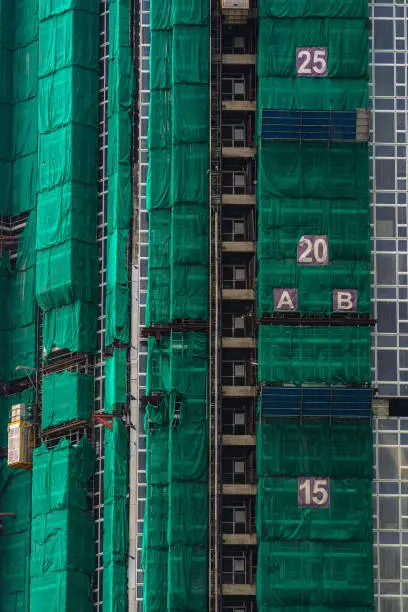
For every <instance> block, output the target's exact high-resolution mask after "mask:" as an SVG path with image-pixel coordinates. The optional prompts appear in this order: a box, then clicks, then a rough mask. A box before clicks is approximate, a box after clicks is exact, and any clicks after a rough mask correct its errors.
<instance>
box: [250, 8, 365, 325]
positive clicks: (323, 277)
mask: <svg viewBox="0 0 408 612" xmlns="http://www.w3.org/2000/svg"><path fill="white" fill-rule="evenodd" d="M259 10H260V17H261V19H260V27H259V45H258V47H259V54H258V76H259V90H258V118H259V127H258V135H259V137H260V135H261V132H260V128H261V117H262V110H263V109H298V110H300V109H310V110H355V109H356V108H366V107H368V31H369V30H368V18H367V3H366V2H356V3H353V4H352V5H351V3H350V2H347V1H345V2H340V3H336V4H334V3H332V2H329V3H322V2H318V1H316V2H312V3H310V4H309V3H305V2H303V0H299V1H297V2H294V3H289V2H282V3H279V4H278V3H276V1H273V0H264V1H263V2H262V4H261V6H260V9H259ZM297 47H326V48H327V53H328V76H327V77H324V78H300V77H296V48H297ZM259 144H260V152H259V163H258V188H257V201H258V210H259V221H258V236H259V247H258V281H257V290H258V312H259V313H260V314H267V313H268V312H271V311H272V310H273V299H272V294H273V288H274V287H297V288H298V289H299V303H298V310H299V311H300V312H304V313H312V312H320V313H331V312H332V310H333V302H332V292H333V289H356V290H357V292H358V301H357V310H358V312H361V313H367V312H369V310H370V304H369V299H370V244H369V222H370V221H369V184H368V179H369V169H368V145H367V143H330V145H329V146H328V143H310V142H309V143H307V142H306V143H305V142H302V143H301V145H300V144H299V142H277V141H274V142H268V141H264V140H259ZM309 211H310V214H309ZM346 211H347V212H346ZM346 219H347V220H350V223H348V222H347V220H346ZM304 235H317V236H319V235H320V236H323V235H327V236H328V242H329V258H330V260H329V264H328V265H327V266H324V267H323V266H320V267H319V266H312V267H309V268H308V269H307V270H306V269H305V266H299V265H298V264H297V262H296V247H297V244H298V242H299V240H300V238H301V237H302V236H304ZM346 285H347V286H346Z"/></svg>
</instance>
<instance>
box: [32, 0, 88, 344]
mask: <svg viewBox="0 0 408 612" xmlns="http://www.w3.org/2000/svg"><path fill="white" fill-rule="evenodd" d="M98 24H99V21H98V4H97V2H96V1H95V0H92V1H90V0H83V1H80V0H78V1H68V0H67V1H65V2H64V1H62V0H60V1H58V0H55V1H52V0H47V2H45V3H44V5H42V6H41V9H40V24H39V49H40V52H39V65H38V74H39V107H38V130H39V152H38V158H39V173H38V201H39V205H38V217H37V227H38V232H37V234H38V235H37V243H36V263H37V277H36V296H37V301H38V304H39V305H40V307H41V308H42V309H43V311H44V316H43V321H44V348H45V354H48V353H49V352H50V351H51V349H53V348H65V349H68V350H70V351H80V352H86V353H92V352H93V351H94V350H95V348H96V302H97V291H96V289H97V252H96V207H97V163H98V162H97V146H98V86H99V85H98V65H99V61H98V60H99V56H98V47H99V42H98V41H99V34H98V31H99V30H98ZM61 151H63V152H64V153H63V155H61Z"/></svg>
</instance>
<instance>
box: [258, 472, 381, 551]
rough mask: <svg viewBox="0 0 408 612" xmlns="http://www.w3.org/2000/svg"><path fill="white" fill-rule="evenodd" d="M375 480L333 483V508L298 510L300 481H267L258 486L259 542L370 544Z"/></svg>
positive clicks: (279, 479) (331, 493) (331, 486)
mask: <svg viewBox="0 0 408 612" xmlns="http://www.w3.org/2000/svg"><path fill="white" fill-rule="evenodd" d="M372 490H373V485H372V481H371V480H370V479H369V478H366V479H364V478H361V479H352V478H350V479H347V480H332V481H331V483H330V508H298V497H297V496H298V481H297V478H267V477H264V478H262V479H261V480H260V482H259V483H258V495H257V509H256V517H257V519H256V520H257V532H258V540H260V541H263V540H291V541H295V540H302V541H322V540H323V541H348V540H350V541H369V540H370V538H371V537H372V528H373V525H372V521H370V520H368V517H370V515H371V508H372Z"/></svg>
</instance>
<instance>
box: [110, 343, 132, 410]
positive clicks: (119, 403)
mask: <svg viewBox="0 0 408 612" xmlns="http://www.w3.org/2000/svg"><path fill="white" fill-rule="evenodd" d="M126 358H127V351H126V350H125V349H114V351H113V355H112V357H107V359H106V362H105V397H104V408H105V412H107V413H108V414H112V412H115V411H118V410H121V409H122V407H123V405H124V404H126V402H127V389H126V381H127V375H126V368H127V360H126Z"/></svg>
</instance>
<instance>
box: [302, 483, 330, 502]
mask: <svg viewBox="0 0 408 612" xmlns="http://www.w3.org/2000/svg"><path fill="white" fill-rule="evenodd" d="M298 506H299V507H300V508H329V507H330V480H329V479H328V478H305V477H303V476H301V477H299V478H298Z"/></svg>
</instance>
